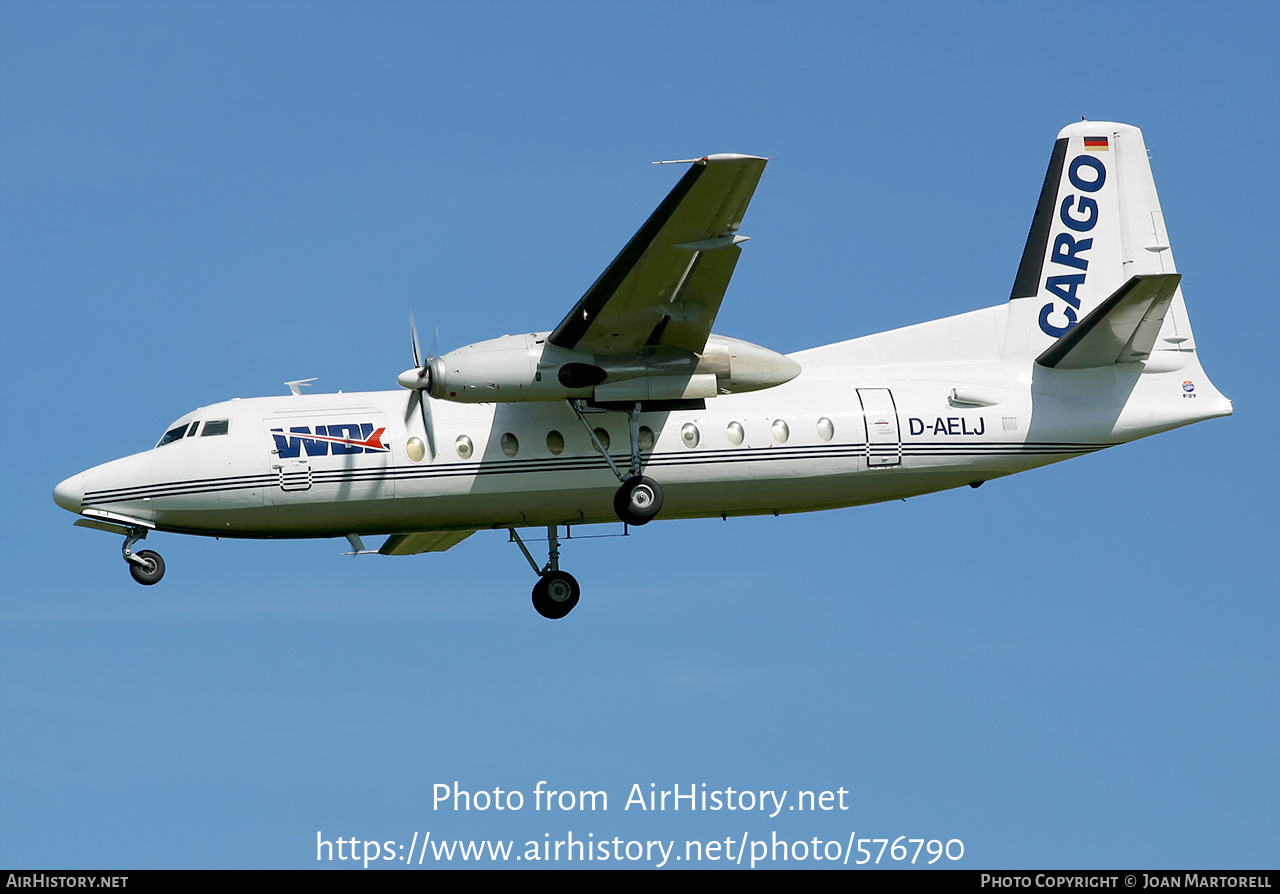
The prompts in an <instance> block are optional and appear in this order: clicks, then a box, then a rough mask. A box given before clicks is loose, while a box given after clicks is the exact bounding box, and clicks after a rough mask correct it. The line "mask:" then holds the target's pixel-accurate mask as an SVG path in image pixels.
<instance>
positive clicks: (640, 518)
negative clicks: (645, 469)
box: [613, 475, 662, 525]
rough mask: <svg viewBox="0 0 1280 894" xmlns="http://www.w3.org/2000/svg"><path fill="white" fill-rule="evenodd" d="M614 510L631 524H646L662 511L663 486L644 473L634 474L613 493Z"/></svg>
mask: <svg viewBox="0 0 1280 894" xmlns="http://www.w3.org/2000/svg"><path fill="white" fill-rule="evenodd" d="M613 511H614V512H616V513H617V514H618V518H619V519H621V520H622V521H624V522H626V523H627V524H629V525H645V524H648V523H649V522H650V521H652V520H653V518H654V516H656V515H657V514H658V513H659V512H661V511H662V488H661V487H660V486H659V485H658V482H656V481H654V480H653V479H652V478H646V477H645V476H643V475H632V476H631V477H630V478H628V479H627V480H626V481H624V482H623V484H622V487H620V488H618V491H617V493H615V494H614V495H613Z"/></svg>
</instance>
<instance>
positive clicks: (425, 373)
mask: <svg viewBox="0 0 1280 894" xmlns="http://www.w3.org/2000/svg"><path fill="white" fill-rule="evenodd" d="M409 335H410V337H411V338H412V339H413V366H414V368H413V369H412V370H406V371H405V372H402V373H401V374H400V375H399V376H398V377H397V379H396V381H398V382H399V383H400V385H401V386H403V387H405V388H408V389H409V403H408V405H407V406H406V407H405V409H404V421H405V422H406V423H408V421H409V417H411V416H412V415H413V409H414V406H413V405H414V404H415V403H416V404H417V405H418V412H419V413H421V414H422V429H423V431H424V432H426V435H427V450H428V451H429V452H430V453H431V458H432V459H435V458H436V437H435V429H434V428H433V426H432V425H431V406H430V404H429V403H428V401H427V398H425V397H424V396H423V394H422V392H423V391H426V390H428V389H429V388H430V387H431V360H432V359H433V358H432V357H427V358H426V359H425V360H424V359H423V357H422V348H421V346H420V345H419V343H418V326H417V324H416V323H415V322H414V319H413V314H412V313H410V314H409ZM439 340H440V331H439V330H438V329H437V330H436V341H437V342H439ZM434 354H435V348H434V346H433V348H432V355H434Z"/></svg>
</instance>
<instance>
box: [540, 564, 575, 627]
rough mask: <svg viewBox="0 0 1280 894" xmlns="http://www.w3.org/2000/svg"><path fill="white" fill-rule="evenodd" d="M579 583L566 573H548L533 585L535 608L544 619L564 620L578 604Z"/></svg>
mask: <svg viewBox="0 0 1280 894" xmlns="http://www.w3.org/2000/svg"><path fill="white" fill-rule="evenodd" d="M579 593H580V591H579V589H578V582H577V581H576V580H574V579H573V575H572V574H569V573H568V572H566V571H548V572H547V573H546V574H544V575H542V577H540V578H539V579H538V582H537V583H536V584H534V585H533V607H534V608H535V609H537V610H538V614H540V615H542V617H544V618H550V619H552V620H556V619H558V618H563V617H564V616H565V615H567V614H569V612H571V611H573V607H574V606H575V605H577V604H578V596H579Z"/></svg>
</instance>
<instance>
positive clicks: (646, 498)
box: [569, 400, 662, 525]
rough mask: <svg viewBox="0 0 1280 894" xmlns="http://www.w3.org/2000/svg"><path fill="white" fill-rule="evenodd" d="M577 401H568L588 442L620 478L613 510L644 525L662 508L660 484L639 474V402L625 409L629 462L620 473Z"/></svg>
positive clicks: (628, 522)
mask: <svg viewBox="0 0 1280 894" xmlns="http://www.w3.org/2000/svg"><path fill="white" fill-rule="evenodd" d="M580 404H581V401H573V400H571V401H569V406H571V407H572V408H573V412H574V413H575V414H576V415H577V417H578V420H579V421H580V422H582V425H583V427H584V428H585V429H586V430H587V434H588V435H590V437H591V443H592V444H594V445H595V448H596V450H598V451H600V455H601V456H603V457H604V459H605V462H607V463H608V464H609V468H610V469H612V470H613V474H614V475H616V476H618V480H619V481H621V482H622V486H621V487H619V488H618V490H617V492H615V493H614V495H613V511H614V512H616V513H617V515H618V519H619V520H620V521H622V522H625V523H626V524H628V525H647V524H648V523H649V522H650V521H652V520H653V519H654V518H656V517H657V515H658V513H659V512H661V511H662V487H661V485H659V484H658V482H656V481H654V480H653V479H652V478H647V477H645V476H644V475H641V474H640V404H638V403H637V404H635V406H633V407H632V408H631V409H630V410H627V430H628V433H629V435H630V440H631V465H630V467H629V468H628V470H627V473H626V474H623V472H622V470H621V469H619V468H618V464H617V463H615V462H614V461H613V457H611V456H610V455H609V451H608V450H606V449H605V448H604V445H603V444H601V443H600V439H599V438H598V437H596V433H595V430H594V429H593V428H592V427H591V424H590V423H589V422H587V419H586V417H585V416H583V415H582V407H581V406H580Z"/></svg>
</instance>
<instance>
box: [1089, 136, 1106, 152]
mask: <svg viewBox="0 0 1280 894" xmlns="http://www.w3.org/2000/svg"><path fill="white" fill-rule="evenodd" d="M1084 148H1086V149H1088V150H1089V151H1090V152H1106V151H1107V150H1108V148H1109V147H1108V146H1107V138H1106V137H1085V138H1084Z"/></svg>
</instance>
